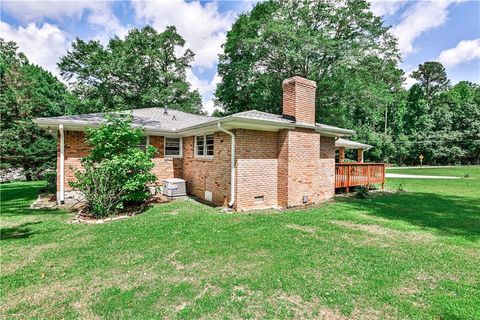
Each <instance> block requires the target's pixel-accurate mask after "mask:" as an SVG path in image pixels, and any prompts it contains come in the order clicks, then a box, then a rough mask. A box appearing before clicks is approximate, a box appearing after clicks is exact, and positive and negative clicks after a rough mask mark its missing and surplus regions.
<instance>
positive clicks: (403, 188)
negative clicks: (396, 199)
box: [396, 183, 405, 192]
mask: <svg viewBox="0 0 480 320" xmlns="http://www.w3.org/2000/svg"><path fill="white" fill-rule="evenodd" d="M396 189H397V192H404V191H405V185H404V184H403V183H400V184H397V187H396Z"/></svg>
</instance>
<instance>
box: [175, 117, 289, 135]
mask: <svg viewBox="0 0 480 320" xmlns="http://www.w3.org/2000/svg"><path fill="white" fill-rule="evenodd" d="M218 123H221V124H222V125H224V126H225V128H228V129H242V128H246V129H252V130H265V131H278V130H279V129H294V128H295V124H293V123H292V124H289V123H283V122H279V121H270V120H264V119H254V118H246V117H235V116H227V117H224V118H220V119H215V120H213V121H209V122H204V123H201V124H198V125H195V126H191V127H188V128H184V129H181V130H178V133H179V134H181V135H183V136H188V135H194V134H200V133H203V132H215V131H218V128H217V124H218Z"/></svg>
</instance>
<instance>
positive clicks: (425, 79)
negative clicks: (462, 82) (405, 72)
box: [412, 61, 450, 107]
mask: <svg viewBox="0 0 480 320" xmlns="http://www.w3.org/2000/svg"><path fill="white" fill-rule="evenodd" d="M412 78H414V79H416V80H417V81H418V82H419V83H420V87H421V88H422V89H423V91H424V93H425V96H426V99H427V107H428V106H429V105H430V102H431V101H432V99H433V97H434V96H435V95H436V94H438V93H440V92H442V91H446V90H447V89H448V87H449V85H450V80H448V78H447V73H446V72H445V68H444V66H443V65H442V64H441V63H440V62H436V61H427V62H425V63H423V64H420V65H418V70H415V71H413V72H412Z"/></svg>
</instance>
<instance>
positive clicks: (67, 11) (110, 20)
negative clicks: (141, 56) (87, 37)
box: [2, 0, 128, 43]
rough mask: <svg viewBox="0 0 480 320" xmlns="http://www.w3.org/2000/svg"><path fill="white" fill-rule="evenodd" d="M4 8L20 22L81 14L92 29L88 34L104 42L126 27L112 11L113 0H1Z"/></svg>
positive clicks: (77, 17)
mask: <svg viewBox="0 0 480 320" xmlns="http://www.w3.org/2000/svg"><path fill="white" fill-rule="evenodd" d="M2 10H5V11H6V12H8V13H9V14H11V15H12V16H13V17H15V18H16V19H17V20H18V21H20V22H21V23H23V24H26V23H32V22H34V23H39V22H43V21H45V20H46V19H50V20H54V21H58V22H60V24H62V23H63V22H65V19H66V18H71V19H74V21H75V22H74V23H76V24H77V23H79V21H80V19H81V18H82V16H86V20H87V22H88V23H89V24H90V25H91V26H92V27H93V29H95V30H96V32H95V34H94V35H93V36H92V37H91V38H93V39H99V40H100V41H101V42H102V43H106V42H107V41H108V39H110V38H111V37H112V36H114V35H117V36H120V37H123V36H125V35H126V34H127V32H128V28H127V27H125V26H123V25H122V24H121V23H120V21H119V20H118V18H117V17H116V16H115V13H114V12H113V2H108V1H99V0H90V1H82V0H64V1H53V0H47V1H45V0H43V1H30V0H27V1H4V2H2Z"/></svg>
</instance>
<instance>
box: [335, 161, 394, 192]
mask: <svg viewBox="0 0 480 320" xmlns="http://www.w3.org/2000/svg"><path fill="white" fill-rule="evenodd" d="M370 184H381V185H382V189H383V187H384V184H385V163H354V162H352V163H350V162H348V163H336V164H335V188H336V189H337V188H345V189H346V191H347V192H349V191H350V190H349V188H350V187H356V186H368V185H370Z"/></svg>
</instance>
